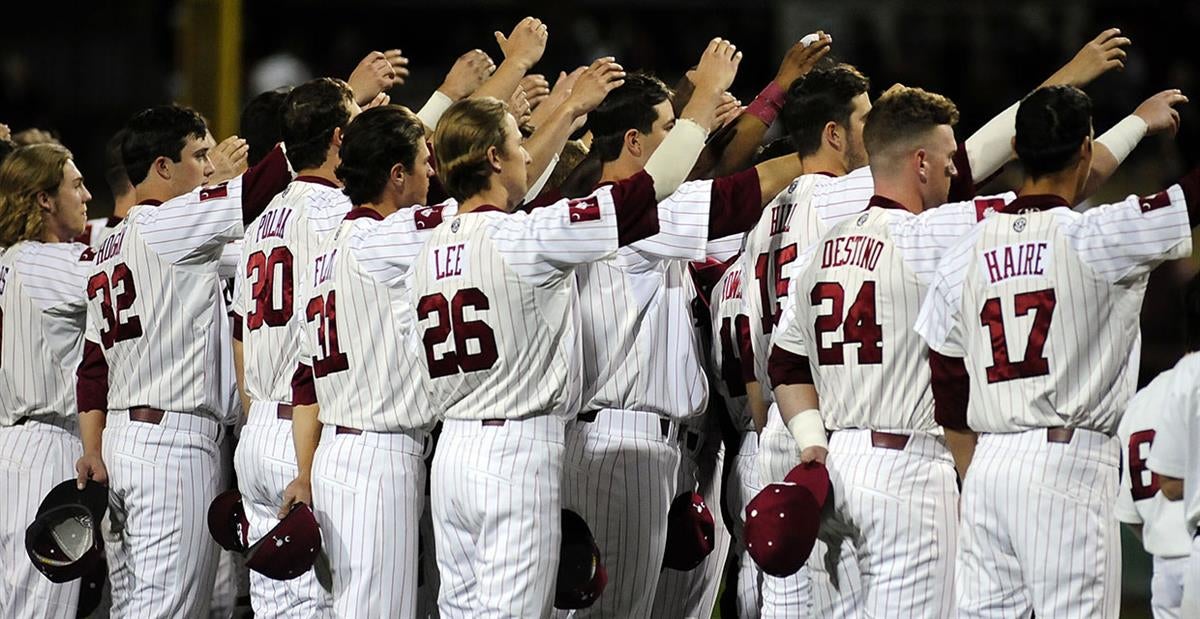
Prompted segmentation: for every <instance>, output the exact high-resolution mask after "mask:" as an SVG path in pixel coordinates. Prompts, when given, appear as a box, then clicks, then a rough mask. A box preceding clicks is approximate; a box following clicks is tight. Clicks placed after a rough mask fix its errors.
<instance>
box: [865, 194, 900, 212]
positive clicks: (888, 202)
mask: <svg viewBox="0 0 1200 619" xmlns="http://www.w3.org/2000/svg"><path fill="white" fill-rule="evenodd" d="M872 206H877V207H879V208H890V209H895V210H901V211H905V212H908V209H906V208H904V205H903V204H900V203H899V202H897V201H895V200H893V199H891V198H885V197H883V196H881V195H879V194H875V195H873V196H871V199H870V200H867V208H871V207H872Z"/></svg>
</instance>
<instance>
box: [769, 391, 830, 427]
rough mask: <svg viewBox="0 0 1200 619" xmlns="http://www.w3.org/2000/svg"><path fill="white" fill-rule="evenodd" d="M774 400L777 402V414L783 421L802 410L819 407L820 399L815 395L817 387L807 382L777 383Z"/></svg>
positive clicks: (788, 419) (785, 421)
mask: <svg viewBox="0 0 1200 619" xmlns="http://www.w3.org/2000/svg"><path fill="white" fill-rule="evenodd" d="M774 391H775V401H776V402H777V403H778V404H779V415H780V416H781V417H783V421H784V423H787V422H788V421H790V420H791V419H792V418H793V417H795V416H796V415H798V414H800V412H802V411H806V410H809V409H816V408H820V406H821V400H820V398H819V397H818V396H817V388H816V387H814V386H813V385H810V384H807V383H800V384H794V385H778V386H776V387H775V390H774Z"/></svg>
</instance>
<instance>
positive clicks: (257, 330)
mask: <svg viewBox="0 0 1200 619" xmlns="http://www.w3.org/2000/svg"><path fill="white" fill-rule="evenodd" d="M350 208H351V204H350V199H349V198H347V197H346V194H345V193H343V192H342V190H341V189H340V188H338V187H337V186H336V185H334V184H333V183H331V182H329V181H326V180H324V179H320V178H317V177H305V176H301V177H297V178H296V179H295V180H293V181H292V182H291V184H289V185H288V187H287V189H285V190H284V191H283V192H282V193H280V194H279V195H277V196H275V199H273V200H272V201H271V204H270V205H269V206H268V207H267V210H266V211H263V213H262V214H261V215H259V216H258V219H256V220H254V222H253V223H251V224H250V226H249V227H248V228H247V229H246V235H245V237H244V240H243V250H242V252H241V254H240V261H239V265H238V267H237V276H236V278H235V282H236V283H235V285H234V291H233V306H232V309H233V312H234V313H235V314H237V316H238V320H239V321H240V322H241V334H240V335H241V337H240V339H241V341H242V359H243V366H244V376H245V389H246V394H247V395H248V396H249V397H250V399H251V400H257V401H263V402H291V401H292V374H293V373H294V372H295V370H296V362H297V359H296V355H297V352H298V351H297V350H296V347H295V346H294V345H293V344H294V338H295V333H293V329H296V328H298V326H297V323H298V321H299V320H303V319H304V316H303V312H304V309H305V303H306V302H307V301H308V299H302V298H299V297H297V296H296V295H295V294H294V293H295V290H296V287H297V286H296V280H297V279H298V278H299V277H301V276H302V275H303V274H306V273H308V268H307V267H308V265H309V264H310V263H311V262H312V259H313V257H314V256H315V254H316V253H317V250H318V247H319V246H320V243H321V241H322V239H324V238H325V237H326V236H327V235H328V234H329V233H330V232H332V231H333V230H335V229H337V227H338V225H339V224H340V223H341V222H342V219H343V218H345V216H346V213H348V212H349V211H350Z"/></svg>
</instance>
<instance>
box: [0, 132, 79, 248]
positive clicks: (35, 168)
mask: <svg viewBox="0 0 1200 619" xmlns="http://www.w3.org/2000/svg"><path fill="white" fill-rule="evenodd" d="M71 159H72V156H71V151H69V150H67V149H66V148H65V147H63V146H62V145H61V144H53V143H49V142H43V143H40V144H30V145H29V146H20V147H17V149H16V150H14V151H13V152H12V153H11V154H10V155H9V156H8V157H6V158H5V159H4V162H3V163H0V247H11V246H13V245H15V244H16V243H19V242H21V241H28V240H32V239H37V238H39V237H41V235H42V229H43V228H44V227H45V225H46V222H45V219H44V218H43V213H42V209H41V208H40V207H39V206H38V201H37V196H38V194H39V193H42V192H46V193H50V194H54V193H57V192H58V186H59V185H60V184H62V181H63V166H65V165H66V164H67V161H69V160H71Z"/></svg>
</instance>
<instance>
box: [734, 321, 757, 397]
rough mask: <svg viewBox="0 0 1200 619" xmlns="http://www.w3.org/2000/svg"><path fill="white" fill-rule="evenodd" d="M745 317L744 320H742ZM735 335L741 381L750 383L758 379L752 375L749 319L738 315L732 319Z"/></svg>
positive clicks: (752, 356) (752, 351)
mask: <svg viewBox="0 0 1200 619" xmlns="http://www.w3.org/2000/svg"><path fill="white" fill-rule="evenodd" d="M743 318H745V320H743ZM734 324H735V326H736V330H737V335H736V336H734V337H736V338H737V347H738V363H739V364H740V367H739V369H740V370H741V372H742V382H743V383H746V384H750V383H753V382H757V381H758V377H757V376H755V375H754V349H753V347H752V346H751V344H750V319H749V318H746V317H745V316H738V317H737V318H736V319H735V320H734Z"/></svg>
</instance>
